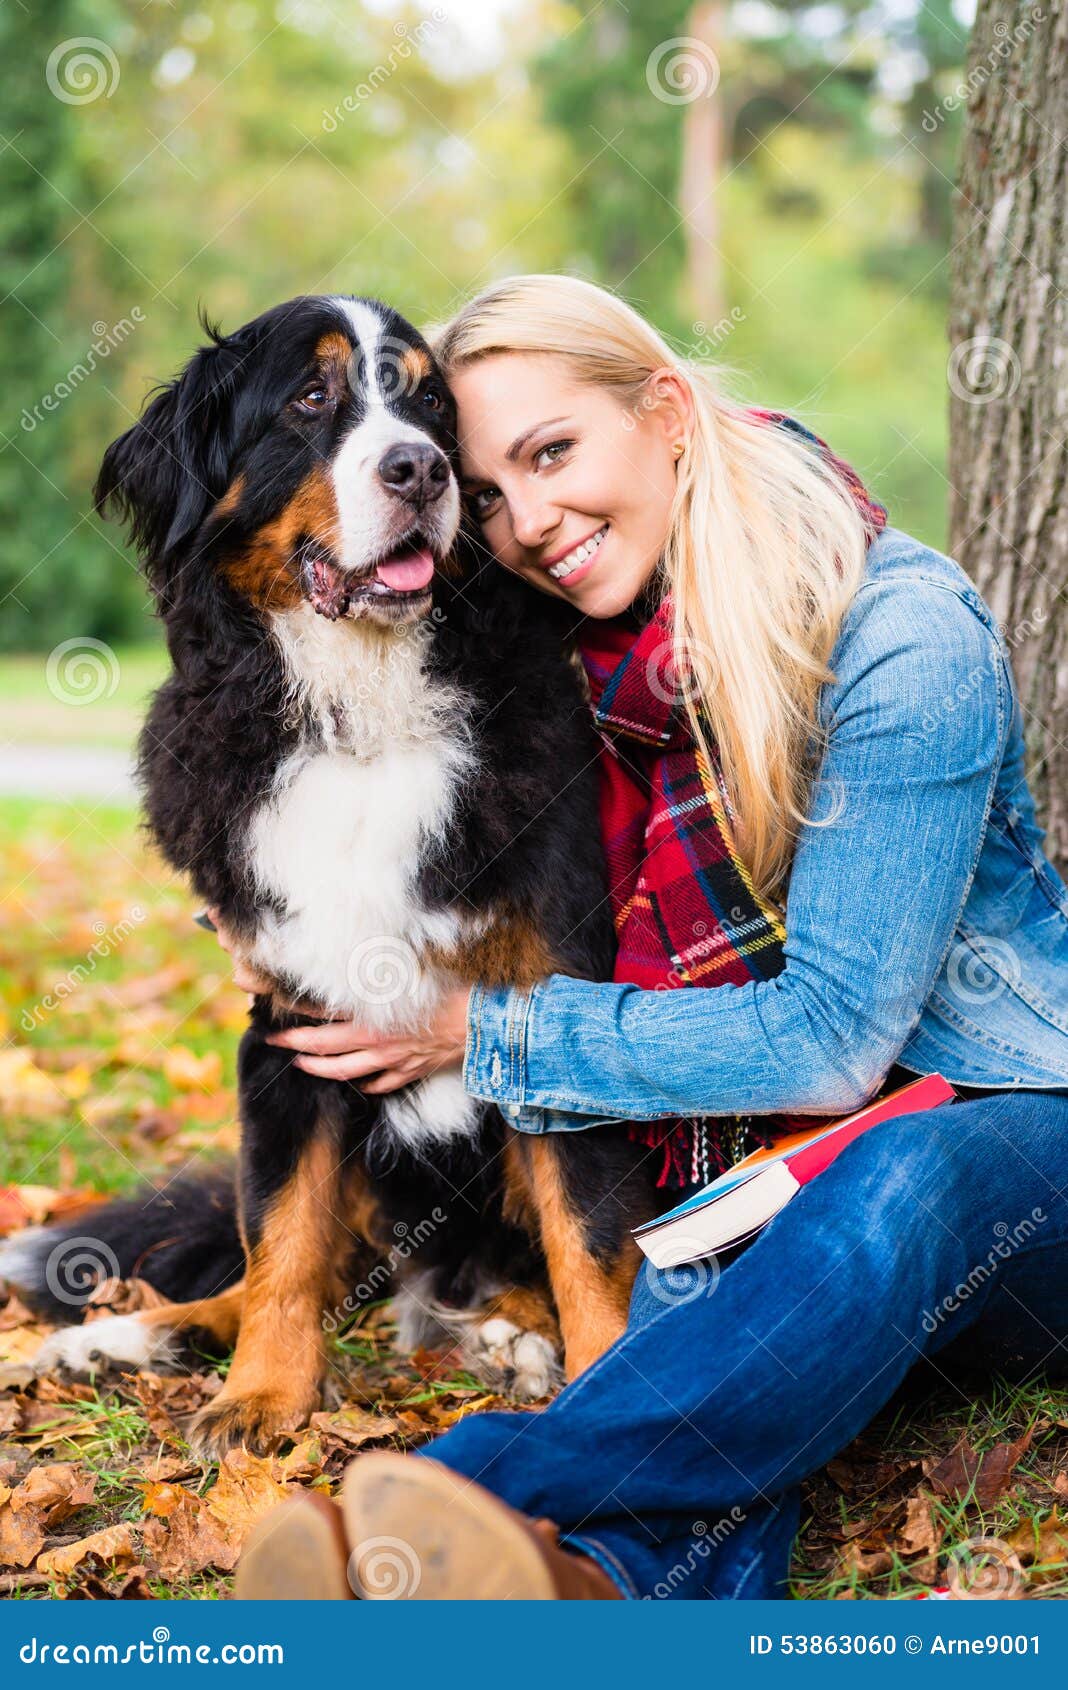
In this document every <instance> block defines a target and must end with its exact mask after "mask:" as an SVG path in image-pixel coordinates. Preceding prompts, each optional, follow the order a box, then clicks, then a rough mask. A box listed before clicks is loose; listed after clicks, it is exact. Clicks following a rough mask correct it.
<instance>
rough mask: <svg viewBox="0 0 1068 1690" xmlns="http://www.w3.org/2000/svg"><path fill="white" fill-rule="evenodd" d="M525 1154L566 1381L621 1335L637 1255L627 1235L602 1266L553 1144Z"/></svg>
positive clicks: (536, 1145)
mask: <svg viewBox="0 0 1068 1690" xmlns="http://www.w3.org/2000/svg"><path fill="white" fill-rule="evenodd" d="M528 1155H529V1157H530V1170H531V1182H532V1185H533V1190H534V1201H535V1204H536V1206H537V1211H538V1225H539V1228H540V1232H541V1244H542V1249H543V1250H544V1251H545V1259H546V1262H547V1263H548V1266H549V1280H550V1283H551V1285H552V1289H553V1296H554V1298H555V1299H556V1307H557V1310H558V1312H559V1316H560V1330H561V1332H562V1333H563V1338H564V1367H565V1372H566V1374H567V1377H568V1379H569V1380H570V1379H575V1378H577V1377H578V1375H579V1374H580V1373H584V1372H585V1370H586V1368H587V1367H589V1366H590V1365H591V1363H592V1362H595V1361H596V1360H597V1358H598V1356H601V1355H603V1354H604V1352H605V1350H607V1349H608V1348H609V1346H610V1345H611V1344H614V1343H615V1341H616V1339H617V1338H619V1337H620V1336H621V1335H622V1333H623V1330H624V1328H625V1327H626V1324H627V1310H628V1308H629V1305H630V1293H631V1289H632V1287H633V1285H634V1278H635V1275H636V1273H637V1270H638V1265H639V1262H640V1260H641V1254H640V1251H639V1249H638V1246H637V1244H635V1242H634V1240H633V1239H632V1238H631V1237H630V1236H629V1235H628V1237H627V1239H626V1241H625V1243H624V1245H623V1249H622V1250H621V1252H620V1255H619V1257H618V1258H617V1260H616V1261H615V1262H613V1263H612V1265H611V1267H610V1268H608V1269H605V1268H603V1267H602V1266H601V1265H600V1264H599V1263H598V1262H597V1260H596V1259H595V1258H594V1257H593V1256H592V1255H591V1254H590V1251H589V1250H588V1248H587V1246H586V1241H585V1238H584V1237H583V1232H582V1219H581V1216H579V1215H576V1214H575V1212H574V1210H573V1209H572V1208H571V1206H570V1204H569V1203H568V1200H567V1193H566V1191H565V1190H564V1185H563V1181H562V1179H561V1177H560V1164H559V1161H558V1160H557V1156H556V1151H555V1148H554V1146H553V1145H552V1144H549V1143H547V1142H546V1140H545V1139H544V1138H535V1139H532V1140H531V1143H530V1148H529V1151H528Z"/></svg>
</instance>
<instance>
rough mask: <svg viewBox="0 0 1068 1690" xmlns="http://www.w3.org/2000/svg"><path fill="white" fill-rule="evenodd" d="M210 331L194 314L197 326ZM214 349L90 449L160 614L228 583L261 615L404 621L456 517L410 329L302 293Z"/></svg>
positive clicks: (380, 313) (443, 392) (215, 342)
mask: <svg viewBox="0 0 1068 1690" xmlns="http://www.w3.org/2000/svg"><path fill="white" fill-rule="evenodd" d="M206 326H207V325H206ZM208 333H209V334H210V335H211V344H210V345H209V346H206V347H204V348H203V349H202V350H201V351H199V352H198V353H197V354H196V355H195V356H194V358H193V359H192V360H191V362H190V363H189V364H188V366H187V367H186V369H185V370H184V371H183V373H182V374H181V375H180V376H179V377H178V378H177V379H176V380H175V381H173V382H170V383H169V384H168V385H166V386H164V387H163V388H161V389H160V390H159V391H158V392H157V393H156V395H155V397H154V398H153V399H152V400H151V401H150V403H149V404H148V405H147V406H146V408H145V411H144V413H143V415H142V417H141V419H140V421H139V422H137V423H136V424H135V425H134V427H133V428H131V429H129V430H128V431H127V433H125V434H124V435H122V436H121V437H120V438H119V439H118V440H116V441H115V442H114V443H113V444H112V445H111V446H110V447H109V448H108V451H107V453H106V454H105V457H104V462H103V465H102V467H101V471H100V475H99V478H98V481H97V484H96V489H95V498H96V505H97V509H98V510H100V511H101V512H102V513H103V512H106V511H108V510H115V511H117V512H118V513H120V514H121V515H122V516H123V517H125V519H126V520H127V522H128V524H129V527H130V532H131V535H132V537H133V539H134V541H135V543H136V545H137V547H138V549H139V551H140V554H141V558H142V561H143V563H144V566H145V569H146V572H147V574H148V577H149V580H150V582H151V583H152V586H153V588H154V589H155V591H156V594H157V597H158V599H159V602H160V605H161V608H162V609H163V610H164V612H165V613H166V612H168V611H171V610H174V609H177V608H178V607H180V606H181V605H182V604H183V603H185V602H189V601H190V600H191V599H195V598H196V597H198V596H201V595H202V593H203V589H204V586H205V581H206V578H208V579H211V580H214V581H218V580H219V579H220V578H221V579H222V580H224V581H225V582H226V583H227V584H228V586H229V587H230V588H231V589H232V590H233V591H234V592H235V593H236V594H237V595H238V596H239V598H240V599H242V600H243V601H245V603H247V604H249V605H251V606H252V607H253V608H254V609H255V610H257V611H260V612H272V611H287V610H292V609H294V608H296V607H298V606H299V605H301V603H302V602H306V603H307V604H309V605H310V606H311V607H312V608H313V609H314V610H315V611H316V612H318V614H319V615H321V616H323V617H327V618H329V619H330V620H332V621H334V620H337V619H338V618H340V617H346V618H349V619H367V620H369V621H373V622H377V623H379V624H383V623H384V624H387V625H389V624H394V623H397V622H405V621H412V620H414V619H416V618H418V617H420V616H422V615H424V614H425V613H426V611H427V610H428V608H429V605H430V586H431V578H432V575H433V572H434V568H435V566H436V565H439V564H441V563H442V562H443V561H444V560H445V559H446V557H447V556H448V554H449V551H450V548H451V547H452V545H453V542H454V541H455V539H456V535H457V530H458V528H459V524H460V495H459V489H458V486H457V481H456V476H455V473H454V470H453V464H452V460H453V458H454V455H455V445H456V442H455V420H456V413H455V408H454V406H453V402H452V397H451V395H450V393H449V390H448V388H447V386H446V384H445V381H444V379H443V378H442V376H441V373H440V371H439V370H438V368H437V365H436V364H435V362H434V358H433V355H432V353H431V351H430V348H429V347H428V346H427V344H426V342H425V341H424V340H423V338H422V337H421V335H419V334H418V333H417V331H416V330H415V329H414V328H412V326H411V324H410V323H407V322H405V321H404V319H403V318H402V317H399V316H398V315H397V314H396V312H394V311H391V310H390V309H389V308H388V307H387V306H385V305H381V304H379V303H378V302H377V301H375V300H369V299H357V298H351V297H347V296H346V297H343V298H342V297H338V298H334V297H325V296H324V297H316V296H304V297H301V298H298V299H293V300H290V301H289V302H288V303H287V304H285V305H279V306H276V307H275V308H274V310H272V311H268V312H265V313H264V315H263V316H262V317H257V318H256V319H255V321H254V322H251V323H248V324H247V325H246V326H245V327H244V328H242V329H238V330H237V332H236V333H234V334H231V335H225V336H224V335H220V334H219V333H218V332H217V331H212V330H211V329H210V327H209V328H208Z"/></svg>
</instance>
